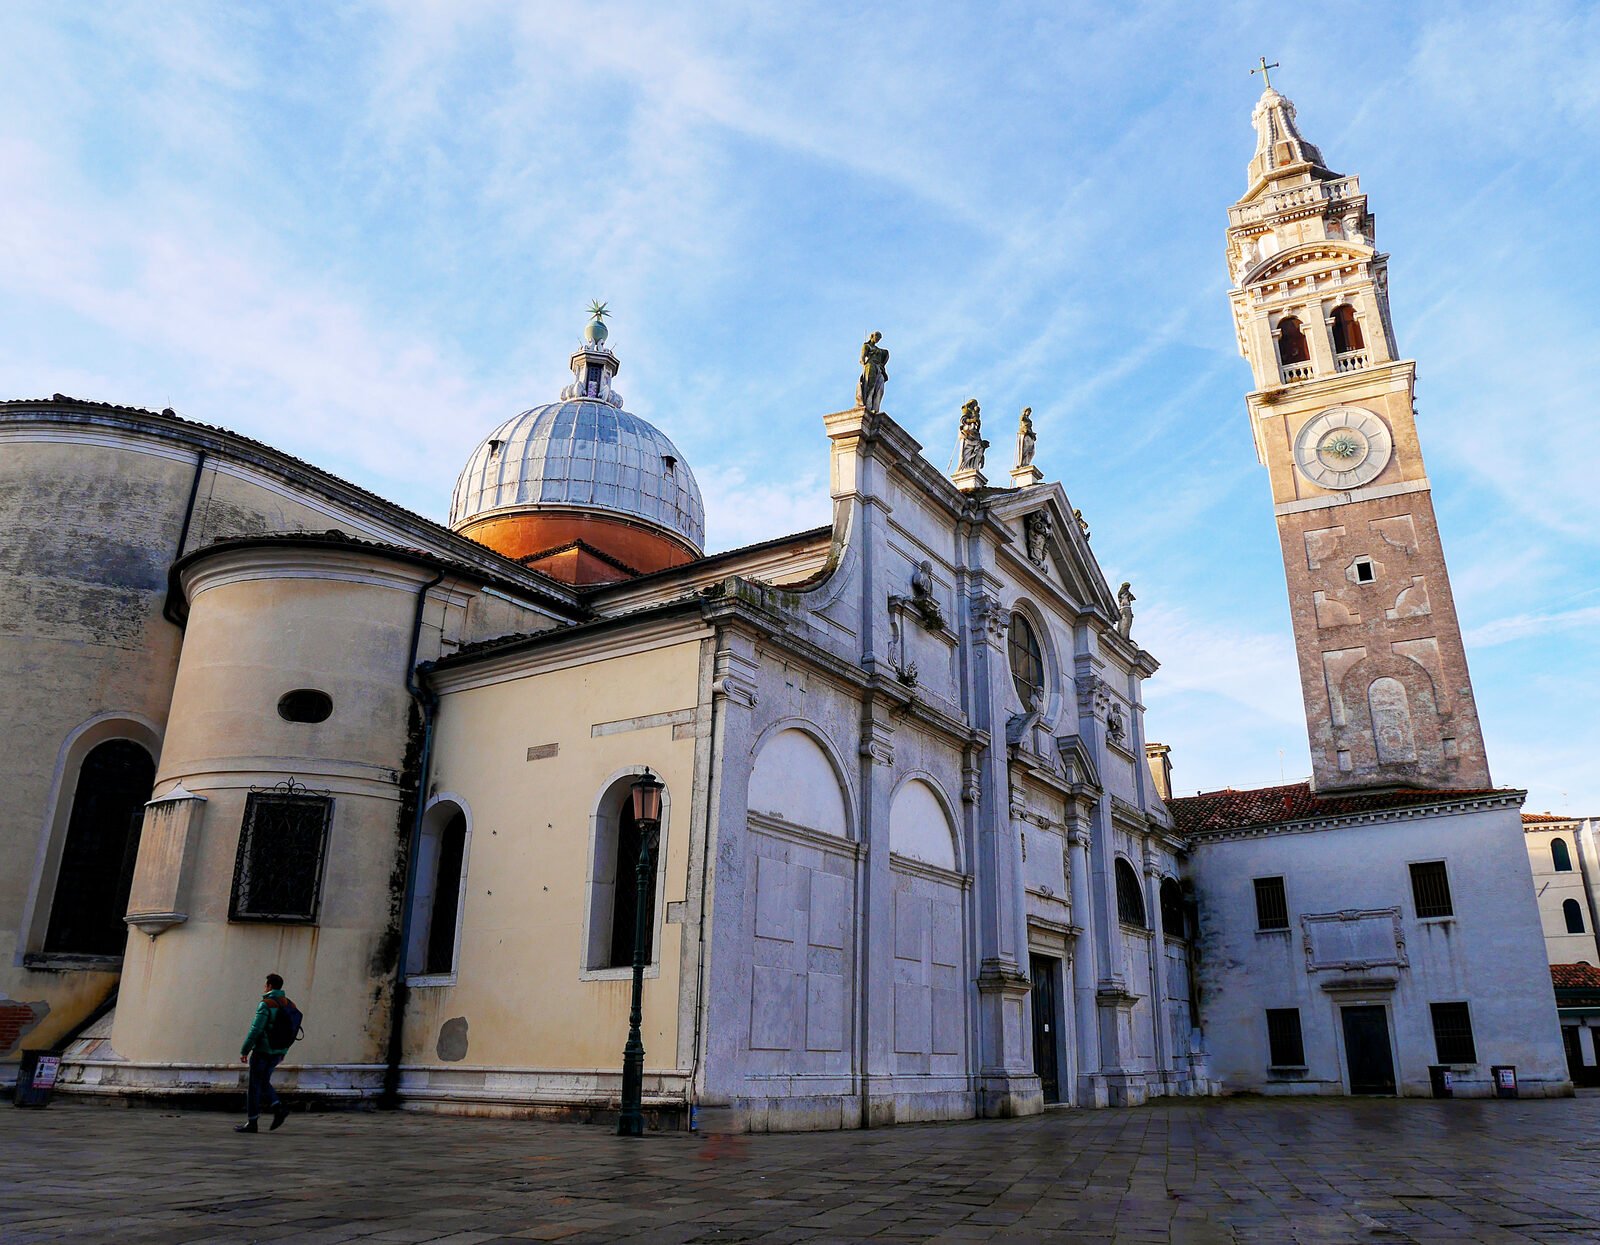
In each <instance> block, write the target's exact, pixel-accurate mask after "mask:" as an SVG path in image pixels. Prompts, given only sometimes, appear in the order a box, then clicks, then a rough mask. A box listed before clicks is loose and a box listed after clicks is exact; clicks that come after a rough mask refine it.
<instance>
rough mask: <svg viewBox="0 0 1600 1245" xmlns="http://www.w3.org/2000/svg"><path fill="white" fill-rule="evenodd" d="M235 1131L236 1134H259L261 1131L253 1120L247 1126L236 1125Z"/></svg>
mask: <svg viewBox="0 0 1600 1245" xmlns="http://www.w3.org/2000/svg"><path fill="white" fill-rule="evenodd" d="M233 1131H234V1132H236V1133H259V1132H260V1131H261V1130H260V1129H259V1128H257V1127H256V1122H255V1121H254V1120H251V1121H250V1122H249V1123H247V1124H235V1125H234V1126H233Z"/></svg>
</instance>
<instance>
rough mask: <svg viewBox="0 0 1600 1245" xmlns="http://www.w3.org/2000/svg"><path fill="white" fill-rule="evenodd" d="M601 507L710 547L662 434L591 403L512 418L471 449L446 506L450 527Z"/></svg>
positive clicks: (689, 483) (685, 468)
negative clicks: (508, 515)
mask: <svg viewBox="0 0 1600 1245" xmlns="http://www.w3.org/2000/svg"><path fill="white" fill-rule="evenodd" d="M543 508H551V509H558V510H569V511H570V510H586V511H599V512H602V513H604V514H607V515H616V516H620V517H621V518H624V519H631V520H634V521H635V522H638V523H643V524H647V525H649V526H651V527H654V528H658V529H660V530H662V531H664V532H667V533H669V534H670V535H673V536H676V537H678V538H679V539H680V540H681V541H683V542H684V543H685V544H687V545H689V546H690V547H691V548H692V550H693V552H694V555H695V556H696V557H698V556H699V555H700V552H701V550H702V549H703V548H704V547H705V538H706V520H705V507H704V505H703V504H702V503H701V501H700V487H699V485H697V484H696V483H695V479H694V473H693V472H691V471H690V470H689V465H688V464H687V463H685V462H684V461H683V455H682V454H680V453H679V452H678V447H677V446H675V445H673V444H672V442H671V441H670V440H668V439H667V436H666V434H665V433H663V432H662V431H661V430H660V429H659V428H656V427H655V426H653V425H652V424H649V423H646V422H645V421H644V420H642V419H640V418H639V417H638V416H637V415H632V414H629V413H628V412H627V411H625V410H623V409H622V408H621V407H620V406H613V405H611V404H610V403H608V402H604V401H599V400H597V399H594V398H576V399H572V400H569V401H564V402H550V403H547V404H545V405H544V406H536V407H533V408H532V409H531V410H526V411H523V412H522V413H521V414H520V415H514V416H512V417H511V418H510V419H508V420H506V422H505V423H503V424H501V425H500V426H499V427H498V428H496V429H495V430H494V431H493V432H491V433H490V434H489V435H488V436H487V437H485V438H484V440H483V441H482V442H481V443H480V444H479V446H478V448H477V449H476V450H474V451H473V452H472V457H471V458H469V459H468V460H467V467H466V470H465V471H463V472H462V473H461V477H460V479H459V480H457V481H456V490H455V494H454V496H453V497H452V498H451V501H450V526H451V527H453V528H460V527H462V526H463V525H465V524H467V523H469V522H471V521H472V520H474V519H478V518H481V517H485V516H489V515H492V514H495V513H504V512H507V511H523V510H535V509H543Z"/></svg>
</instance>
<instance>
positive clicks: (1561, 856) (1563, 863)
mask: <svg viewBox="0 0 1600 1245" xmlns="http://www.w3.org/2000/svg"><path fill="white" fill-rule="evenodd" d="M1550 863H1551V864H1552V865H1554V866H1555V870H1556V872H1557V873H1571V872H1572V856H1571V854H1570V853H1569V852H1568V851H1567V841H1566V840H1565V839H1551V840H1550Z"/></svg>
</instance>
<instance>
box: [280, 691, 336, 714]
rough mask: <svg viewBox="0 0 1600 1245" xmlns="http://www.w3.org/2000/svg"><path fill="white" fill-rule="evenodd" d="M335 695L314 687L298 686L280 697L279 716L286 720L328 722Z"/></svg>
mask: <svg viewBox="0 0 1600 1245" xmlns="http://www.w3.org/2000/svg"><path fill="white" fill-rule="evenodd" d="M332 712H333V697H332V696H329V695H328V693H327V692H319V691H318V690H317V689H316V688H314V687H297V688H295V690H294V691H292V692H285V693H284V694H283V695H282V696H280V697H278V716H279V717H280V718H282V719H283V720H284V721H285V722H326V721H327V720H328V715H329V714H331V713H332Z"/></svg>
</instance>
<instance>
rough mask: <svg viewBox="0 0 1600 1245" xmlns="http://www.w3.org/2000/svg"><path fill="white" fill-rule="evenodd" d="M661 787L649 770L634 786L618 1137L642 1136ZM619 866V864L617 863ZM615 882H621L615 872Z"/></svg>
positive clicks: (619, 871)
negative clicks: (635, 834)
mask: <svg viewBox="0 0 1600 1245" xmlns="http://www.w3.org/2000/svg"><path fill="white" fill-rule="evenodd" d="M662 787H663V784H662V783H661V782H659V781H658V780H657V779H656V776H655V775H654V774H652V773H651V772H650V771H649V770H648V769H646V770H645V771H644V773H642V774H640V775H639V777H638V779H637V780H635V782H634V784H633V789H632V791H631V793H630V794H631V797H632V801H633V821H634V824H635V825H636V826H638V827H639V859H638V861H637V863H636V866H635V876H634V883H635V885H636V886H637V887H638V899H637V902H636V903H635V905H634V910H633V1005H632V1007H631V1008H630V1009H629V1011H628V1043H627V1045H626V1046H624V1047H623V1048H622V1113H621V1114H620V1115H619V1116H618V1117H617V1136H619V1137H640V1136H643V1135H644V1040H643V1039H642V1038H641V1037H640V1036H639V1022H640V1021H641V1020H642V1019H643V1016H642V1014H641V1003H642V997H643V994H644V962H645V957H646V955H647V954H648V948H649V945H650V928H649V925H648V923H647V921H648V915H649V914H648V912H647V908H648V906H649V899H650V886H651V884H652V883H653V882H654V881H655V876H656V844H657V842H658V840H659V839H660V836H661V792H662ZM617 863H618V865H619V866H620V865H621V863H622V862H621V861H618V862H617ZM617 881H618V882H619V883H620V882H621V881H622V877H621V870H620V869H619V870H618V877H617Z"/></svg>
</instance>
